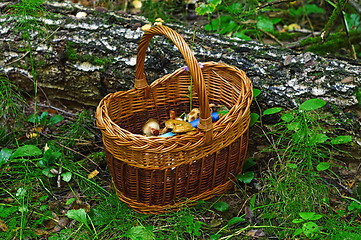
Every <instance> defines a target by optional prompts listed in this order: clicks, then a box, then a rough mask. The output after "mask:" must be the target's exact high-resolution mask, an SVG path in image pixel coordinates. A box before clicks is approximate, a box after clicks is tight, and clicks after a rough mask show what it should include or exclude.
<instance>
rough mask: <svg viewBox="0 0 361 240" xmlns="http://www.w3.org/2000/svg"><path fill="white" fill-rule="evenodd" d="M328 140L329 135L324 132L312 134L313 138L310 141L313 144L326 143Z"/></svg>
mask: <svg viewBox="0 0 361 240" xmlns="http://www.w3.org/2000/svg"><path fill="white" fill-rule="evenodd" d="M327 140H328V137H327V136H326V134H323V133H318V134H312V135H311V138H310V143H311V144H315V143H324V142H326V141H327Z"/></svg>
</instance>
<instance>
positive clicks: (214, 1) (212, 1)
mask: <svg viewBox="0 0 361 240" xmlns="http://www.w3.org/2000/svg"><path fill="white" fill-rule="evenodd" d="M207 3H208V4H213V5H218V4H221V3H222V0H208V1H207Z"/></svg>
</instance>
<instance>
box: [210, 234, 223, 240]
mask: <svg viewBox="0 0 361 240" xmlns="http://www.w3.org/2000/svg"><path fill="white" fill-rule="evenodd" d="M220 238H221V235H219V234H214V235H212V236H211V237H210V240H218V239H220Z"/></svg>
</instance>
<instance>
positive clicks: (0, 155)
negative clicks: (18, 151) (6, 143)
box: [0, 148, 13, 166]
mask: <svg viewBox="0 0 361 240" xmlns="http://www.w3.org/2000/svg"><path fill="white" fill-rule="evenodd" d="M12 153H13V150H11V149H8V148H3V149H1V151H0V166H1V165H2V164H4V163H6V162H7V161H8V160H9V159H10V157H11V154H12Z"/></svg>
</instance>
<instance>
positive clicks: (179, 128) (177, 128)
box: [165, 119, 195, 133]
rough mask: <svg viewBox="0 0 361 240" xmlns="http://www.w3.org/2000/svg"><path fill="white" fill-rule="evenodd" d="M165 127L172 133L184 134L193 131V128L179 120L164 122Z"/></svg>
mask: <svg viewBox="0 0 361 240" xmlns="http://www.w3.org/2000/svg"><path fill="white" fill-rule="evenodd" d="M165 126H166V128H169V129H172V132H173V133H185V132H189V131H192V130H195V128H194V127H193V126H192V125H191V124H190V123H189V122H185V121H181V120H173V119H170V120H168V121H166V122H165Z"/></svg>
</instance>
